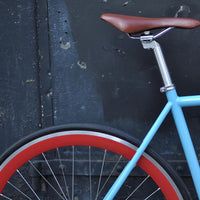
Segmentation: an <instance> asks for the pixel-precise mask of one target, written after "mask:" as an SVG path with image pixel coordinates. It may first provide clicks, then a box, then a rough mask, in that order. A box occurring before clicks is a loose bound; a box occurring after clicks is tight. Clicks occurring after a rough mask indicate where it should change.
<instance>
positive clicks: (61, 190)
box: [42, 153, 67, 200]
mask: <svg viewBox="0 0 200 200" xmlns="http://www.w3.org/2000/svg"><path fill="white" fill-rule="evenodd" d="M42 156H43V158H44V160H45V162H46V164H47V166H48V167H49V169H50V171H51V174H52V175H53V177H54V180H55V181H56V183H57V185H58V187H59V189H60V191H61V193H62V194H63V196H64V198H65V199H66V200H67V197H66V196H65V193H64V192H63V190H62V187H61V185H60V183H59V182H58V179H57V178H56V176H55V174H54V172H53V170H52V168H51V166H50V164H49V162H48V160H47V159H46V156H45V155H44V153H42Z"/></svg>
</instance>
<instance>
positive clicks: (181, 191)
mask: <svg viewBox="0 0 200 200" xmlns="http://www.w3.org/2000/svg"><path fill="white" fill-rule="evenodd" d="M137 146H138V145H137V143H136V142H135V141H134V140H133V139H132V138H130V137H129V136H127V135H125V134H124V133H122V132H119V131H117V130H113V129H110V128H109V129H107V128H102V127H100V128H96V127H95V128H93V127H85V126H80V125H76V126H73V127H69V126H68V127H64V128H63V127H62V128H50V129H46V130H43V131H39V132H38V133H36V134H33V135H32V136H30V137H28V138H26V139H24V140H23V141H21V142H19V143H18V144H16V145H15V146H14V147H12V148H11V149H10V150H9V151H8V152H7V153H5V154H4V155H3V157H2V158H1V165H0V193H1V194H0V199H17V200H20V199H63V200H98V199H103V198H104V196H105V195H106V193H107V192H108V190H109V188H110V187H111V186H112V184H113V183H114V180H115V179H116V178H117V176H118V175H119V174H120V171H121V170H122V169H123V167H124V166H125V165H126V163H127V162H128V161H129V160H130V159H131V158H132V156H133V155H134V153H135V152H136V150H137ZM153 154H154V153H152V152H151V151H149V152H146V153H144V154H143V156H142V157H141V159H140V160H139V162H138V164H137V167H136V168H135V169H134V170H133V172H132V173H131V174H130V175H129V177H128V178H127V180H126V182H125V183H124V185H123V187H122V188H121V189H120V191H119V192H118V193H117V195H116V197H115V199H119V200H122V199H132V200H134V199H139V200H142V199H143V200H144V199H149V200H151V199H154V200H156V199H159V200H162V199H167V200H172V199H173V200H181V199H184V200H187V199H190V198H189V195H188V192H187V190H186V189H185V187H184V185H183V184H182V182H181V180H179V178H178V177H177V176H176V175H175V174H174V173H173V171H172V170H171V169H170V168H169V166H168V165H167V164H165V163H164V166H165V168H164V167H163V163H161V162H162V161H161V160H160V158H155V155H153ZM156 157H157V156H156Z"/></svg>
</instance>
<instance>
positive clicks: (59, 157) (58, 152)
mask: <svg viewBox="0 0 200 200" xmlns="http://www.w3.org/2000/svg"><path fill="white" fill-rule="evenodd" d="M56 151H57V154H58V159H59V163H60V168H61V170H62V176H63V180H64V184H65V188H66V192H67V196H68V198H69V200H70V196H69V189H68V186H67V181H66V178H65V174H64V169H63V166H64V165H63V164H62V161H61V156H60V151H59V149H58V148H57V149H56Z"/></svg>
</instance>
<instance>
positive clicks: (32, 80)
mask: <svg viewBox="0 0 200 200" xmlns="http://www.w3.org/2000/svg"><path fill="white" fill-rule="evenodd" d="M32 82H35V80H34V79H28V80H26V83H32Z"/></svg>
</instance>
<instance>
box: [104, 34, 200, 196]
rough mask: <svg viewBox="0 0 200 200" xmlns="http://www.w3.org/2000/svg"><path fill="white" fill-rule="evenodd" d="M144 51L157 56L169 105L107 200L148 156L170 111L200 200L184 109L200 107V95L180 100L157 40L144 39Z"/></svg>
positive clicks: (197, 171) (199, 171)
mask: <svg viewBox="0 0 200 200" xmlns="http://www.w3.org/2000/svg"><path fill="white" fill-rule="evenodd" d="M141 42H142V44H143V47H144V49H153V50H154V54H155V56H156V59H157V62H158V66H159V69H160V72H161V76H162V79H163V82H164V87H163V88H161V91H162V92H165V93H166V96H167V100H168V103H167V104H166V105H165V107H164V109H163V110H162V112H161V113H160V115H159V116H158V118H157V120H156V121H155V123H154V124H153V126H152V128H151V129H150V131H149V132H148V133H147V135H146V136H145V138H144V140H143V142H142V143H141V145H140V147H139V148H138V150H137V151H136V153H135V155H134V156H133V158H132V159H131V160H130V161H129V163H128V164H127V165H126V167H125V168H124V169H123V171H122V172H121V174H120V175H119V177H118V178H117V180H116V181H115V183H114V184H113V186H112V187H111V188H110V190H109V191H108V193H107V195H106V196H105V197H104V200H112V199H113V198H114V197H115V195H116V194H117V192H118V190H119V189H120V187H121V186H122V184H123V183H124V182H125V180H126V178H127V177H128V175H129V174H130V172H131V171H132V170H133V168H134V167H135V166H136V164H137V162H138V160H139V159H140V157H141V156H142V154H143V153H144V151H145V149H146V148H147V146H148V145H149V143H150V142H151V140H152V138H153V137H154V135H155V134H156V132H157V130H158V129H159V127H160V125H161V124H162V122H163V121H164V119H165V118H166V116H167V114H168V113H169V111H172V115H173V118H174V121H175V125H176V128H177V131H178V135H179V137H180V140H181V143H182V146H183V150H184V153H185V157H186V160H187V163H188V166H189V169H190V172H191V176H192V179H193V182H194V185H195V188H196V192H197V195H198V198H199V200H200V166H199V163H198V159H197V155H196V153H195V150H194V146H193V143H192V140H191V137H190V133H189V130H188V127H187V124H186V120H185V117H184V114H183V111H182V107H189V106H200V95H196V96H185V97H179V96H178V95H177V93H176V89H175V88H174V85H173V84H172V81H171V77H170V74H169V72H168V68H167V65H166V63H165V60H164V56H163V54H162V50H161V48H160V45H159V44H158V43H157V42H156V41H154V40H151V39H150V40H149V37H148V39H147V40H146V39H145V36H143V38H142V39H141Z"/></svg>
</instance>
